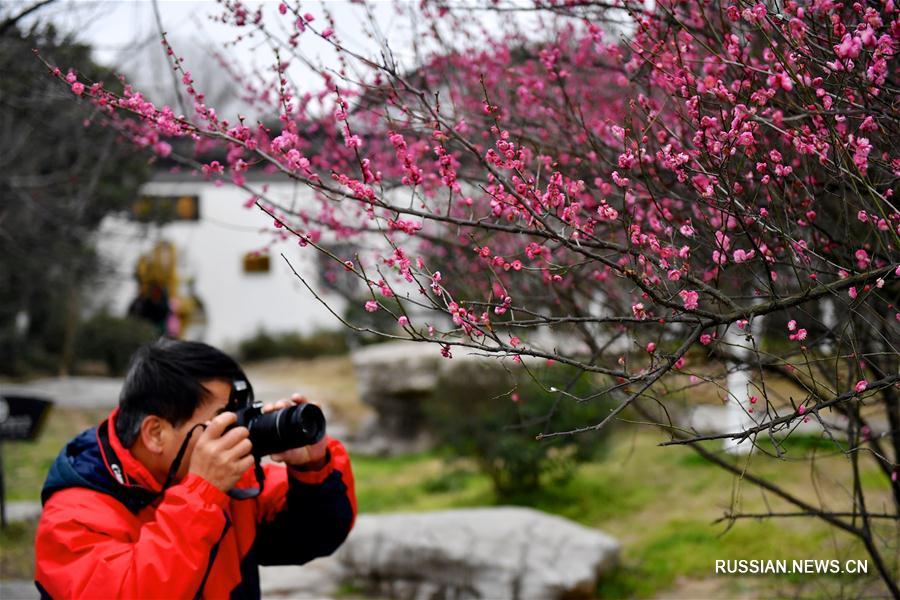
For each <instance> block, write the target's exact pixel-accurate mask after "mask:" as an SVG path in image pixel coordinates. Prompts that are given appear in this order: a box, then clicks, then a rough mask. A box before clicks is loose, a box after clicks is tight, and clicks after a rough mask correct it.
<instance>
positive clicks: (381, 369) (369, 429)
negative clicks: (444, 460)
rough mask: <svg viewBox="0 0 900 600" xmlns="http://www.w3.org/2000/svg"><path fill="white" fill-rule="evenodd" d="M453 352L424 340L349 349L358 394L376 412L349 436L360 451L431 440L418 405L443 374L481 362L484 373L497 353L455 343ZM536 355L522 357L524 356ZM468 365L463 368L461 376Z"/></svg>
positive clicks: (407, 448)
mask: <svg viewBox="0 0 900 600" xmlns="http://www.w3.org/2000/svg"><path fill="white" fill-rule="evenodd" d="M452 352H453V358H452V359H446V358H444V357H443V356H441V350H440V346H438V345H437V344H432V343H423V342H389V343H385V344H377V345H374V346H367V347H365V348H362V349H361V350H357V351H355V352H354V353H353V355H352V361H353V367H354V371H355V373H356V381H357V386H358V389H359V396H360V398H361V400H362V401H363V402H364V403H365V404H368V405H369V406H371V407H372V408H373V409H374V410H375V418H374V419H373V420H372V421H371V422H369V423H366V424H364V425H363V426H361V427H360V430H359V431H358V432H357V435H356V436H355V437H354V438H353V439H350V440H348V442H349V445H350V447H351V449H352V450H353V451H355V452H358V453H362V454H381V455H394V454H403V453H407V452H418V451H421V450H424V449H427V448H428V447H430V446H431V445H432V440H431V437H430V435H429V434H428V432H427V431H426V430H425V413H424V409H423V405H424V403H425V402H427V401H428V399H429V398H430V397H431V395H432V394H433V392H434V389H435V388H436V386H437V382H438V380H439V378H440V377H441V376H442V375H445V374H451V373H453V372H454V371H455V370H457V369H459V368H460V367H462V366H471V365H472V364H473V363H477V364H483V365H484V367H485V370H484V372H485V376H488V377H491V376H496V372H495V371H494V370H493V369H491V367H494V368H495V369H499V368H500V363H499V361H498V360H497V357H495V356H490V355H487V354H486V353H485V352H484V351H479V350H476V349H474V348H465V347H454V348H453V350H452ZM532 360H536V359H530V358H528V357H526V359H525V362H526V363H527V362H530V361H532ZM473 372H477V370H476V371H473V370H471V369H467V370H466V376H471V374H472V373H473Z"/></svg>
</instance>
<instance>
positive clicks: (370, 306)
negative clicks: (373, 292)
mask: <svg viewBox="0 0 900 600" xmlns="http://www.w3.org/2000/svg"><path fill="white" fill-rule="evenodd" d="M376 310H378V303H377V302H376V301H374V300H369V301H368V302H366V311H367V312H375V311H376Z"/></svg>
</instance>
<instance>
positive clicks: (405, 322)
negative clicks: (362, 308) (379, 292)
mask: <svg viewBox="0 0 900 600" xmlns="http://www.w3.org/2000/svg"><path fill="white" fill-rule="evenodd" d="M370 302H371V300H370ZM367 304H368V302H367ZM397 323H398V324H399V325H400V327H406V326H407V325H409V319H408V318H407V317H406V315H403V316H401V317H400V318H399V319H397Z"/></svg>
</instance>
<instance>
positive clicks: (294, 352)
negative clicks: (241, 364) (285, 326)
mask: <svg viewBox="0 0 900 600" xmlns="http://www.w3.org/2000/svg"><path fill="white" fill-rule="evenodd" d="M346 352H347V338H346V337H345V336H344V335H343V334H342V333H339V332H334V331H324V330H322V331H315V332H313V333H311V334H310V335H306V336H304V335H300V334H299V333H294V332H289V333H269V332H267V331H266V330H264V329H260V330H259V331H258V332H257V333H256V335H255V336H253V337H252V338H249V339H246V340H244V341H243V342H241V343H240V345H239V346H238V354H239V355H240V357H241V359H242V360H248V361H253V360H265V359H269V358H283V357H288V358H316V357H319V356H332V355H336V354H346Z"/></svg>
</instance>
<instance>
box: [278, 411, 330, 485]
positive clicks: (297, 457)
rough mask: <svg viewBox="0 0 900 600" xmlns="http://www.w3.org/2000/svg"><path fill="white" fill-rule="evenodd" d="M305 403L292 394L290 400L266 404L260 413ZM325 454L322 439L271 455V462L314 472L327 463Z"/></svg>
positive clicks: (324, 445)
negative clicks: (309, 444)
mask: <svg viewBox="0 0 900 600" xmlns="http://www.w3.org/2000/svg"><path fill="white" fill-rule="evenodd" d="M305 403H306V398H305V397H303V396H301V395H300V394H294V395H293V396H291V399H290V400H287V399H284V400H279V401H278V402H273V403H271V404H266V405H265V406H263V409H262V411H263V412H264V413H267V412H272V411H273V410H281V409H282V408H289V407H291V406H293V405H295V404H305ZM327 452H328V444H327V441H326V440H325V438H322V439H321V440H320V441H319V442H317V443H315V444H313V445H311V446H303V447H302V448H293V449H291V450H285V451H284V452H278V453H276V454H273V455H272V460H274V461H275V462H283V463H285V464H288V465H290V466H292V467H297V468H300V469H303V470H305V471H314V470H317V469H321V468H322V467H324V466H325V464H326V461H327V456H326V454H327Z"/></svg>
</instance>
